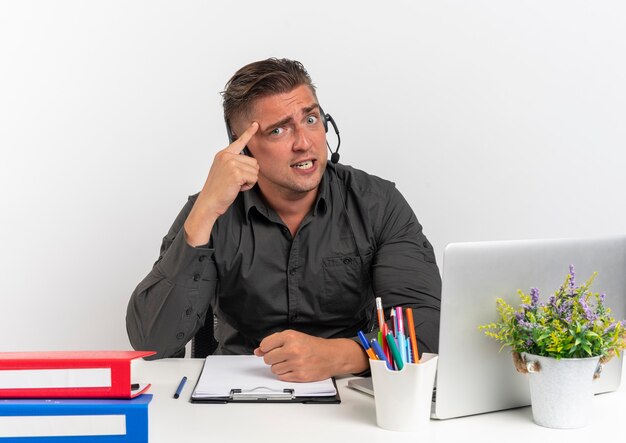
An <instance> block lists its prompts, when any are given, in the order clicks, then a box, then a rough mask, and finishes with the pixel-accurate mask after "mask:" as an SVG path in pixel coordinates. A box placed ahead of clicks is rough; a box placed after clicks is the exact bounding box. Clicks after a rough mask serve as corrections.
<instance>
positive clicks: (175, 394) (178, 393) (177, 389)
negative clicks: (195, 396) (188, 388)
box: [174, 377, 187, 398]
mask: <svg viewBox="0 0 626 443" xmlns="http://www.w3.org/2000/svg"><path fill="white" fill-rule="evenodd" d="M185 383H187V377H183V379H182V380H181V381H180V383H179V384H178V388H176V392H175V393H174V398H178V397H180V393H181V392H183V388H184V387H185Z"/></svg>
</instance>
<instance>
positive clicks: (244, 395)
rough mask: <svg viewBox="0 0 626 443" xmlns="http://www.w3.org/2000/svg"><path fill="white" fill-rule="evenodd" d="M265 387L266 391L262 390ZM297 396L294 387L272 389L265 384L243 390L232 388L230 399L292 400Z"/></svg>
mask: <svg viewBox="0 0 626 443" xmlns="http://www.w3.org/2000/svg"><path fill="white" fill-rule="evenodd" d="M261 389H264V390H265V391H261ZM295 398H296V396H295V394H294V390H293V389H283V390H282V392H281V391H276V390H272V389H269V388H266V387H264V386H260V387H258V388H254V389H250V390H247V391H243V390H241V389H231V390H230V399H231V400H232V401H260V400H263V401H265V400H270V401H271V400H278V401H285V400H287V401H291V400H294V399H295Z"/></svg>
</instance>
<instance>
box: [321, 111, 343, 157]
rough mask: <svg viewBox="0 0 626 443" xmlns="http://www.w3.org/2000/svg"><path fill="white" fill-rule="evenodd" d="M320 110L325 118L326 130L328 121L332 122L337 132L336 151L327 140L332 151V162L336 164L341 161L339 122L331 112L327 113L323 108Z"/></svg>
mask: <svg viewBox="0 0 626 443" xmlns="http://www.w3.org/2000/svg"><path fill="white" fill-rule="evenodd" d="M320 111H321V114H322V117H323V120H324V129H325V130H326V132H328V122H330V124H331V125H332V126H333V129H334V130H335V134H336V135H337V148H336V149H335V152H333V151H332V149H330V145H329V144H328V142H326V145H327V146H328V150H329V151H330V153H331V156H330V162H331V163H332V164H333V165H334V164H337V163H338V162H339V146H341V136H340V135H339V128H337V123H335V120H334V119H333V117H332V116H331V115H330V114H325V113H324V111H323V110H322V109H321V108H320Z"/></svg>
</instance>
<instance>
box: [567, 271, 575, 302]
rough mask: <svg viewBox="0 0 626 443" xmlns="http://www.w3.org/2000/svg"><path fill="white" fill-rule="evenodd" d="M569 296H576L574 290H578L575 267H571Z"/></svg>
mask: <svg viewBox="0 0 626 443" xmlns="http://www.w3.org/2000/svg"><path fill="white" fill-rule="evenodd" d="M568 278H569V295H574V290H575V289H576V283H575V279H576V273H575V272H574V265H569V276H568Z"/></svg>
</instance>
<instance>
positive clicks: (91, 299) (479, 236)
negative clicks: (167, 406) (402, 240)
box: [0, 0, 626, 350]
mask: <svg viewBox="0 0 626 443" xmlns="http://www.w3.org/2000/svg"><path fill="white" fill-rule="evenodd" d="M625 16H626V4H625V3H624V2H622V1H619V0H615V1H593V2H592V1H588V0H585V1H582V0H542V1H523V2H520V1H514V0H474V1H471V2H468V1H464V0H456V1H455V0H437V1H435V0H432V1H415V0H412V1H393V2H384V6H383V2H379V1H377V2H374V1H360V2H347V1H346V2H337V1H330V0H328V1H325V0H324V1H320V0H318V1H316V2H293V1H287V0H285V1H263V2H261V1H239V2H234V1H233V2H221V3H218V2H208V1H176V2H174V1H171V2H165V1H136V2H128V1H98V2H85V1H73V2H72V1H54V2H48V1H40V2H33V1H17V0H13V1H6V0H0V149H1V155H0V210H1V217H0V228H1V232H2V243H1V245H0V350H37V349H87V348H92V349H105V348H109V349H114V348H128V347H129V344H128V340H127V337H126V330H125V321H124V317H125V313H126V304H127V301H128V297H129V296H130V294H131V292H132V290H133V289H134V287H135V286H136V284H137V283H138V282H139V281H140V280H141V279H142V278H143V276H144V275H145V274H147V273H148V271H149V269H150V268H151V265H152V263H153V262H154V260H156V258H157V256H158V250H159V245H160V241H161V238H162V237H163V235H165V233H166V232H167V229H168V228H169V226H170V224H171V222H172V221H173V220H174V218H175V216H176V214H177V213H178V211H179V209H180V208H181V207H182V205H183V204H184V202H185V200H186V197H187V196H188V195H190V194H193V193H195V192H197V191H198V190H199V189H200V187H201V185H202V184H203V182H204V179H205V177H206V173H207V171H208V168H209V166H210V163H211V161H212V158H213V155H214V154H215V152H216V151H217V150H219V149H221V148H223V147H224V146H225V144H226V134H225V131H224V124H223V120H222V111H221V99H220V95H219V91H221V90H222V89H223V87H224V84H225V82H226V81H227V80H228V78H229V77H230V76H231V75H232V74H233V73H234V71H235V70H237V69H238V68H239V67H241V66H243V65H244V64H246V63H249V62H251V61H255V60H259V59H264V58H267V57H270V56H278V57H288V58H294V59H297V60H300V61H302V62H303V63H304V64H305V66H306V67H307V68H308V70H309V72H310V74H311V75H312V77H313V79H314V81H315V83H316V85H317V86H318V97H319V98H320V101H321V103H322V105H323V106H324V108H325V110H326V112H329V113H331V114H332V115H333V117H334V118H335V120H336V121H337V123H338V125H339V127H340V130H341V134H342V141H343V143H342V147H341V154H342V162H343V163H346V164H351V165H353V166H355V167H357V168H360V169H364V170H366V171H368V172H370V173H373V174H376V175H379V176H382V177H384V178H388V179H391V180H393V181H395V182H396V184H397V186H398V188H399V189H400V190H401V191H402V193H403V194H404V195H405V197H406V198H407V200H408V201H409V203H410V204H411V205H412V207H413V209H414V210H415V212H416V214H417V216H418V218H419V219H420V221H421V222H422V224H423V225H424V229H425V232H426V234H427V235H428V237H429V238H430V240H431V241H432V243H433V244H434V246H435V249H436V252H437V258H438V260H439V262H440V263H441V259H442V254H443V248H444V247H445V245H446V244H448V243H450V242H456V241H475V240H497V239H524V238H545V237H572V236H574V237H580V236H598V235H608V234H616V233H623V232H624V231H625V229H626V207H625V205H624V197H623V192H624V189H625V188H626V186H625V185H626V177H625V175H624V165H625V164H626V162H625V160H626V158H625V157H626V154H624V152H625V149H626V124H625V121H626V81H625V79H626V57H625V56H624V54H626V27H625V26H624V17H625ZM329 139H330V143H331V145H332V146H334V143H335V140H334V138H333V137H332V136H331V137H329ZM564 272H565V270H564Z"/></svg>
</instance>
